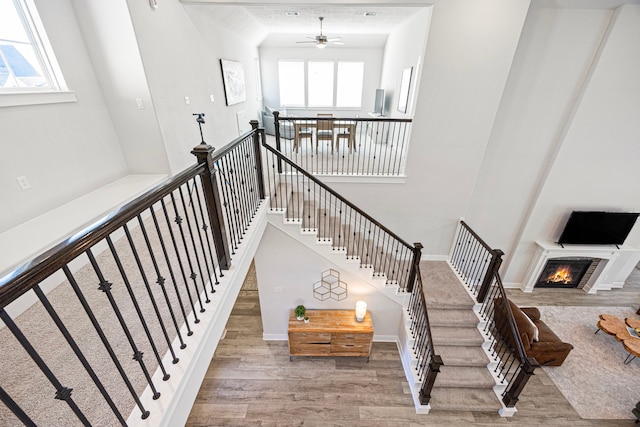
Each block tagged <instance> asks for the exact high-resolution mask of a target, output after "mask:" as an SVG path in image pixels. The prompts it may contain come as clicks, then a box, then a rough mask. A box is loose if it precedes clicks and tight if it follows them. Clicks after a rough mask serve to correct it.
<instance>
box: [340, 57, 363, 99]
mask: <svg viewBox="0 0 640 427" xmlns="http://www.w3.org/2000/svg"><path fill="white" fill-rule="evenodd" d="M363 77H364V62H338V89H337V91H336V107H352V108H360V107H361V106H362V83H363Z"/></svg>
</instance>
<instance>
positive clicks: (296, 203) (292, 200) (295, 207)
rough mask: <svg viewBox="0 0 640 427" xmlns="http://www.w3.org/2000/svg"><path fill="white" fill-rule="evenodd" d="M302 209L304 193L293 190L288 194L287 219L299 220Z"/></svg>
mask: <svg viewBox="0 0 640 427" xmlns="http://www.w3.org/2000/svg"><path fill="white" fill-rule="evenodd" d="M303 211H304V194H303V193H301V192H298V191H293V192H292V193H291V194H290V195H289V203H288V204H287V214H286V217H287V219H288V220H301V219H302V215H303Z"/></svg>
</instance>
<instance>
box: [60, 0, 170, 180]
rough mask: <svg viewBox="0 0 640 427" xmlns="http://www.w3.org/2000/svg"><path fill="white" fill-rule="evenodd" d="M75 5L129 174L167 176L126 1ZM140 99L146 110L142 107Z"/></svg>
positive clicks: (79, 0)
mask: <svg viewBox="0 0 640 427" xmlns="http://www.w3.org/2000/svg"><path fill="white" fill-rule="evenodd" d="M73 3H74V8H75V11H76V14H77V16H78V21H79V23H80V27H81V29H82V33H83V38H84V41H85V43H86V44H87V46H88V49H89V56H90V57H91V60H92V62H93V64H94V67H95V70H96V74H97V75H98V79H99V82H100V86H101V88H102V92H103V94H104V97H105V100H106V102H107V106H108V108H109V112H110V114H111V118H112V120H113V124H114V127H115V131H116V134H117V135H118V138H119V140H120V146H121V148H122V151H123V153H124V156H125V159H126V161H127V164H128V166H129V171H130V172H131V173H135V174H141V173H168V172H169V161H168V159H167V153H166V151H165V149H164V144H163V141H162V134H161V133H160V127H159V125H158V121H157V119H156V113H155V108H154V105H153V102H152V99H151V93H150V92H149V87H148V85H147V79H146V76H145V73H144V68H143V66H142V60H141V58H140V52H139V50H138V44H137V42H136V38H135V34H134V32H133V26H132V25H131V18H130V16H129V10H128V8H127V2H126V0H112V1H109V2H105V1H102V0H73ZM114 28H117V29H118V31H113V29H114ZM137 98H139V99H140V100H141V101H142V105H143V107H144V108H143V109H140V108H138V103H137V101H136V99H137Z"/></svg>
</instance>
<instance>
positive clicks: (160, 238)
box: [149, 206, 193, 349]
mask: <svg viewBox="0 0 640 427" xmlns="http://www.w3.org/2000/svg"><path fill="white" fill-rule="evenodd" d="M163 209H164V206H163ZM149 210H150V211H151V217H152V218H153V224H154V226H155V228H156V233H157V235H158V241H159V242H160V248H161V249H162V254H163V255H164V260H165V262H166V264H167V270H169V277H170V278H171V283H172V284H173V289H174V291H175V293H176V298H177V299H178V305H179V306H180V311H181V312H182V318H183V319H184V325H185V327H186V328H187V336H190V335H191V334H192V333H193V332H191V327H190V326H189V321H188V320H187V312H186V311H185V309H184V303H183V302H182V297H181V296H180V291H179V290H178V282H177V281H176V276H175V273H174V272H173V267H172V265H171V260H170V258H169V252H168V251H167V247H166V245H165V242H164V237H163V236H162V232H161V231H160V224H159V223H158V218H157V217H156V212H155V209H153V208H150V209H149ZM167 226H168V228H169V230H171V225H170V223H169V222H167ZM186 346H187V345H186V344H185V343H184V342H182V344H181V346H180V348H181V349H182V348H185V347H186Z"/></svg>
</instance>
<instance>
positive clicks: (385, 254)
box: [268, 182, 502, 413]
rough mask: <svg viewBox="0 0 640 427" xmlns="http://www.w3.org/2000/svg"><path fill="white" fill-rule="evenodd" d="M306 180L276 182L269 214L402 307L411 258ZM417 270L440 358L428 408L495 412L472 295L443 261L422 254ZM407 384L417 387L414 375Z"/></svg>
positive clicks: (274, 221)
mask: <svg viewBox="0 0 640 427" xmlns="http://www.w3.org/2000/svg"><path fill="white" fill-rule="evenodd" d="M306 188H309V187H305V186H304V185H303V186H302V187H301V186H297V185H296V183H295V182H294V183H291V182H280V183H279V184H278V185H277V186H274V188H273V189H272V191H271V201H270V203H271V205H270V206H271V208H272V209H271V211H270V213H269V215H268V217H269V222H271V223H272V224H273V225H275V226H276V227H278V228H279V229H281V230H282V231H285V232H286V233H287V234H289V235H290V236H292V237H294V238H295V239H297V240H298V241H300V242H302V243H303V244H305V245H306V246H307V247H309V248H311V249H312V250H314V251H315V252H316V253H319V254H320V255H322V256H324V257H326V258H328V259H330V260H331V261H333V262H334V263H335V264H336V265H339V266H340V268H342V269H344V270H346V271H349V273H351V274H355V275H357V276H359V277H361V278H362V279H363V280H365V281H367V282H368V283H370V284H372V285H373V286H375V287H376V288H377V289H378V290H379V291H380V292H383V293H384V294H385V295H386V296H387V297H389V298H390V299H392V300H394V301H395V302H397V303H398V304H400V305H402V306H403V307H406V304H407V302H408V298H409V294H408V293H407V292H402V291H399V286H398V283H399V282H400V283H402V282H401V280H402V273H403V269H405V268H408V264H407V263H408V262H410V259H409V258H408V257H407V256H405V257H396V256H395V254H393V251H390V250H388V248H386V249H385V248H382V247H379V246H378V245H377V244H376V243H375V240H374V239H371V238H369V236H368V235H367V231H366V227H364V228H363V227H362V226H361V224H353V223H349V224H343V223H342V222H341V220H340V216H341V215H338V214H337V213H338V212H339V211H341V210H342V209H343V208H342V207H336V206H335V203H333V204H331V203H325V202H324V201H322V199H321V198H320V199H318V198H316V199H314V197H313V196H312V195H313V191H312V189H311V188H309V189H308V190H307V189H306ZM330 205H331V206H330ZM342 217H344V212H343V213H342ZM374 265H375V267H374ZM420 272H421V275H422V279H423V282H424V286H425V296H426V301H427V305H428V307H429V318H430V323H431V331H432V334H433V337H434V344H435V352H436V353H435V354H439V355H440V356H441V357H442V360H443V362H444V366H443V367H442V368H441V369H440V374H439V375H438V376H437V379H436V382H435V385H434V389H433V390H432V392H431V396H432V397H431V400H430V408H431V409H436V410H445V411H461V410H467V411H468V410H472V411H479V412H491V413H496V412H497V411H498V410H499V409H500V408H501V407H502V405H501V403H500V401H499V400H498V397H497V396H496V393H495V392H494V390H493V389H494V387H495V386H496V382H495V380H494V377H493V376H492V375H491V374H490V372H489V370H488V368H487V365H488V364H489V358H488V357H487V355H486V353H485V351H484V350H483V349H482V345H483V344H484V339H483V336H482V335H481V334H480V332H479V331H478V323H479V321H478V317H477V316H476V315H475V313H474V312H473V306H474V301H473V299H472V298H471V297H470V296H469V294H468V293H467V291H466V290H465V288H464V287H463V285H462V283H461V282H460V280H459V279H458V277H457V276H456V275H455V273H454V272H453V271H452V269H451V267H450V266H449V264H448V263H447V262H445V261H422V262H421V263H420ZM411 366H415V363H414V362H411ZM408 375H410V374H408ZM410 382H411V381H410ZM411 384H412V389H417V390H419V388H420V384H419V383H417V382H415V381H414V382H411ZM414 391H415V390H414ZM414 400H415V399H414ZM417 410H420V408H419V407H418V404H417Z"/></svg>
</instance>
